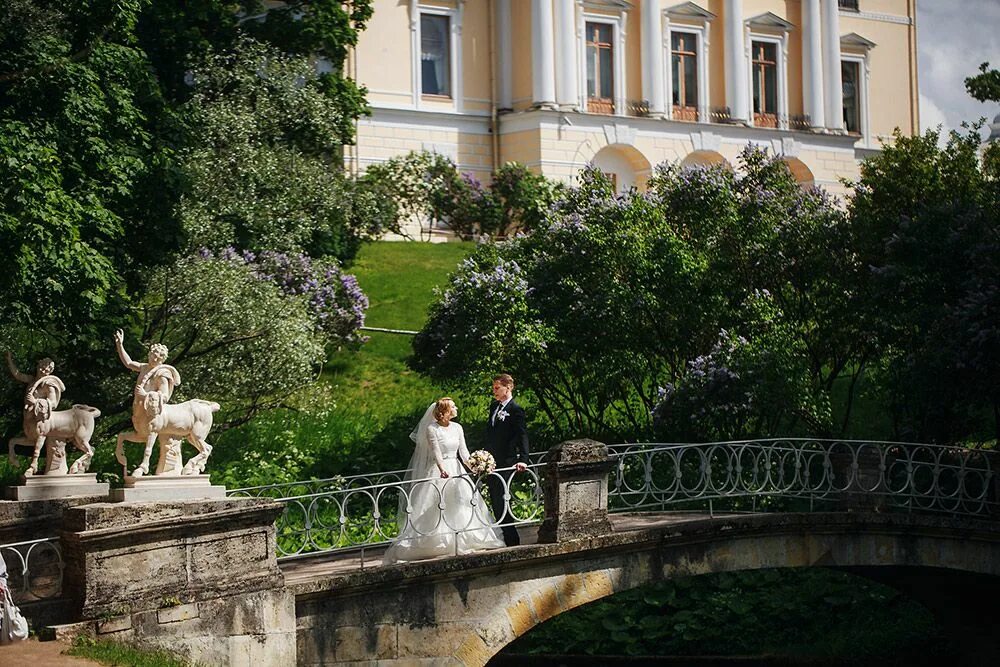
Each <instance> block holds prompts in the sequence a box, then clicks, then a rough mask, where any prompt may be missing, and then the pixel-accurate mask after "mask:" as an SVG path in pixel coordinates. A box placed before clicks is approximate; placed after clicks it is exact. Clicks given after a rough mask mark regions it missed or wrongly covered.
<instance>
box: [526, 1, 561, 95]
mask: <svg viewBox="0 0 1000 667" xmlns="http://www.w3.org/2000/svg"><path fill="white" fill-rule="evenodd" d="M553 34H554V25H553V18H552V0H531V93H532V94H531V98H532V101H533V103H534V105H535V106H536V107H538V108H541V109H555V108H556V81H555V76H556V74H555V69H556V65H555V58H554V53H555V48H554V47H553Z"/></svg>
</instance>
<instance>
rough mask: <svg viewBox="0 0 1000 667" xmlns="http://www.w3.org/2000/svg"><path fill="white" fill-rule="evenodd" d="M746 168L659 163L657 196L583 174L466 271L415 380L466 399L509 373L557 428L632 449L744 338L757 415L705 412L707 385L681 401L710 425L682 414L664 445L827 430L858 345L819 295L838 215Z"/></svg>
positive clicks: (750, 157) (747, 381) (442, 303)
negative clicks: (530, 223)
mask: <svg viewBox="0 0 1000 667" xmlns="http://www.w3.org/2000/svg"><path fill="white" fill-rule="evenodd" d="M742 161H743V168H744V175H743V176H740V177H736V176H734V175H733V174H732V173H731V172H729V171H726V170H724V169H722V168H714V169H707V170H678V169H674V168H661V169H660V170H658V172H657V174H656V176H655V177H654V178H653V179H652V180H651V182H650V187H649V191H648V192H647V193H645V194H638V193H636V192H634V191H632V192H628V193H625V194H621V195H616V194H615V193H614V191H613V188H612V186H611V183H610V182H609V181H608V179H607V178H606V177H604V176H603V175H602V174H601V173H600V172H598V171H596V170H591V171H587V172H585V173H584V174H583V176H582V177H581V184H580V186H579V187H578V188H575V189H572V190H569V191H568V192H567V193H566V196H565V200H564V201H563V202H562V204H561V205H560V207H559V210H558V211H557V213H556V214H555V215H554V217H553V218H552V220H551V221H550V223H549V224H547V226H545V227H543V228H541V229H539V230H537V231H536V232H534V233H533V234H531V235H528V236H526V237H523V238H516V239H513V240H511V241H508V242H505V243H499V244H485V245H482V246H480V247H479V248H478V249H477V251H476V253H475V254H474V255H473V256H472V257H471V258H470V259H468V260H466V262H465V263H463V265H462V266H461V267H460V268H459V270H458V271H457V272H456V273H455V275H454V276H453V277H452V280H451V285H450V286H449V288H448V289H447V290H446V291H445V292H444V293H443V294H442V296H441V298H440V300H439V301H438V302H437V303H436V304H435V305H434V307H433V310H432V311H431V316H430V319H429V320H428V323H427V325H426V326H425V328H424V329H423V331H422V332H421V333H420V335H418V336H417V338H416V339H415V341H414V350H415V353H416V362H417V364H418V367H419V368H420V369H422V370H425V371H427V372H429V373H430V374H431V375H432V376H433V377H436V378H439V379H442V380H447V381H452V382H461V383H464V384H465V385H466V386H479V385H481V384H483V382H484V381H485V380H486V379H487V378H488V377H489V376H490V374H492V373H495V372H497V371H499V370H506V371H509V372H511V373H512V374H513V375H514V376H515V377H516V378H518V380H519V381H520V382H521V383H523V385H524V386H526V387H528V388H530V390H531V391H532V394H533V396H534V397H535V398H536V399H537V400H538V405H539V408H540V409H541V410H542V411H543V412H544V413H545V415H546V417H547V418H548V420H549V422H550V423H551V424H553V425H554V428H555V429H556V431H557V432H559V433H561V434H563V435H572V436H574V437H579V436H581V435H588V436H594V437H611V438H626V439H634V438H644V437H649V435H650V433H651V420H650V415H651V412H652V411H653V410H654V408H655V407H656V406H657V404H658V403H659V401H660V400H662V398H663V396H662V395H661V394H660V393H659V391H658V389H659V387H663V386H666V387H668V389H674V388H676V387H677V386H678V384H679V383H684V382H687V384H685V385H684V386H685V387H686V388H687V389H686V390H690V389H693V388H694V386H695V384H698V383H699V382H701V380H699V379H698V374H699V373H702V372H703V371H702V370H701V369H699V368H698V366H699V364H702V363H703V362H704V355H706V354H709V353H710V351H711V350H712V348H713V345H716V343H717V342H719V341H720V337H721V339H723V340H730V336H732V338H731V340H732V341H738V340H743V341H744V344H741V345H740V348H739V350H738V351H737V350H735V349H733V350H730V353H731V355H730V356H732V355H735V356H732V358H731V359H729V361H731V362H733V363H738V364H739V365H740V367H739V369H738V371H737V372H740V373H744V375H745V377H744V380H743V383H744V385H740V386H748V385H753V387H752V389H753V390H754V391H756V397H755V398H754V399H753V400H752V401H750V403H748V404H747V400H746V397H743V396H742V394H744V393H745V392H746V391H748V390H749V389H738V388H737V387H736V386H735V385H733V386H732V387H731V393H734V396H733V397H731V398H735V393H737V392H738V393H739V394H740V395H741V396H740V399H741V403H745V404H747V407H746V409H745V410H736V411H735V412H734V411H733V410H731V409H730V407H735V406H732V405H730V406H729V407H726V406H723V405H722V404H721V403H720V405H719V408H720V409H719V410H718V411H715V412H712V413H707V412H706V411H705V410H704V409H703V408H704V406H703V405H702V406H696V405H695V404H696V403H702V401H703V399H710V398H712V397H711V396H710V395H706V393H705V392H706V391H709V392H710V389H709V388H708V387H707V386H702V387H701V388H700V389H698V390H696V391H695V394H697V396H698V397H697V398H695V397H694V394H692V395H691V397H690V400H687V401H684V402H685V403H687V404H689V405H691V406H692V407H694V408H696V409H698V410H701V413H700V415H691V414H685V415H683V418H681V415H680V412H679V411H678V409H677V406H674V407H673V408H672V409H671V410H670V412H671V414H672V415H673V417H674V418H672V419H667V420H663V421H662V422H661V423H662V424H664V425H667V427H668V428H667V430H666V431H661V433H662V434H663V435H664V437H668V438H678V437H683V436H688V437H693V436H694V435H695V434H698V435H699V436H701V437H707V435H708V434H713V435H715V436H718V437H737V436H738V435H741V434H747V433H754V434H759V435H765V434H776V433H783V432H786V430H788V429H792V428H795V425H796V423H802V424H805V426H803V427H802V428H803V430H806V427H808V429H809V430H810V431H811V432H816V431H817V430H820V431H825V430H827V429H828V428H829V422H830V415H829V409H828V407H827V401H826V398H825V391H826V388H825V387H824V386H823V384H822V383H823V382H826V381H828V378H827V377H826V376H825V375H823V371H824V370H825V369H827V368H829V367H830V366H833V365H835V362H836V363H837V364H841V365H840V366H839V368H842V364H843V362H842V361H840V360H839V358H837V357H835V355H837V354H840V355H843V356H844V357H846V358H850V354H851V353H850V351H849V349H848V350H847V351H845V350H843V349H842V347H843V346H846V345H850V344H853V340H848V337H846V336H844V337H843V339H838V338H837V336H838V335H841V331H840V328H839V327H838V326H837V325H838V323H836V322H833V321H831V318H832V317H833V314H832V313H835V312H839V311H837V306H838V303H837V302H835V303H834V304H833V306H831V305H830V304H829V303H827V302H824V301H823V299H822V298H821V297H823V296H824V294H826V293H829V294H834V293H836V291H837V288H838V286H843V284H844V283H843V280H844V275H843V274H844V273H845V272H844V271H842V270H841V269H840V268H839V266H838V265H837V262H836V260H835V259H830V258H828V257H826V255H825V254H824V253H823V249H825V248H827V247H829V246H831V245H833V239H836V238H837V233H839V230H840V228H841V226H842V221H843V216H842V214H839V213H838V212H837V210H836V209H835V208H834V207H833V205H832V202H831V201H830V200H829V199H828V198H827V197H825V196H824V195H823V194H822V193H819V192H817V191H810V192H805V191H803V190H802V189H801V188H800V187H798V185H797V184H796V183H795V181H794V179H793V178H792V177H791V174H790V173H789V171H788V169H787V167H786V166H785V164H784V163H783V162H782V161H780V160H776V159H773V158H768V157H766V156H765V155H764V154H763V152H761V151H757V150H748V151H746V152H745V153H744V155H743V158H742ZM827 237H829V238H827ZM820 242H821V245H820V248H819V249H815V250H812V251H811V252H802V251H803V250H804V249H805V248H808V247H810V246H812V245H814V244H817V243H820ZM789 258H795V262H794V263H791V262H789ZM790 264H791V265H790ZM846 273H847V275H848V276H850V275H851V274H850V273H849V272H846ZM720 332H721V333H720ZM741 337H742V338H741ZM737 352H738V354H737ZM719 354H721V352H719V353H718V354H717V355H716V356H719ZM737 357H738V358H737ZM717 361H718V360H717ZM727 372H728V371H727ZM779 396H780V398H781V399H783V402H782V403H781V404H780V405H778V406H775V405H774V404H773V402H774V400H775V399H777V398H779ZM727 400H729V399H727ZM723 413H725V417H724V418H723ZM693 419H698V420H701V422H702V423H701V424H700V425H695V424H693V423H689V422H691V420H693ZM706 420H707V422H706ZM708 422H711V423H708Z"/></svg>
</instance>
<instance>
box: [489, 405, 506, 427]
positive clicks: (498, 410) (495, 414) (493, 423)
mask: <svg viewBox="0 0 1000 667" xmlns="http://www.w3.org/2000/svg"><path fill="white" fill-rule="evenodd" d="M501 408H503V403H497V407H496V409H495V410H493V415H492V416H491V417H490V426H496V423H497V413H498V412H500V409H501Z"/></svg>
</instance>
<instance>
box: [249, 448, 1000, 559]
mask: <svg viewBox="0 0 1000 667" xmlns="http://www.w3.org/2000/svg"><path fill="white" fill-rule="evenodd" d="M608 451H609V457H610V459H611V460H612V461H613V462H614V468H613V469H612V472H611V475H610V478H609V489H608V509H609V511H610V512H637V511H654V510H669V511H698V512H703V511H708V512H715V511H726V512H762V511H814V510H815V511H819V510H833V511H838V510H840V511H845V510H872V511H909V512H943V513H950V514H956V515H965V516H975V517H986V516H992V517H997V516H1000V496H998V494H1000V484H998V481H1000V480H998V477H997V473H998V469H1000V455H998V454H997V453H995V452H991V451H984V450H974V449H965V448H961V447H946V446H939V445H924V444H914V443H901V442H868V441H847V440H817V439H799V438H783V439H770V440H741V441H732V442H711V443H696V444H664V443H643V444H620V445H611V446H609V447H608ZM545 460H546V453H545V452H540V453H535V454H532V457H531V461H532V463H531V465H530V466H529V468H528V470H527V471H526V472H525V473H521V474H518V475H514V476H512V477H510V480H511V482H510V486H509V487H508V486H505V489H506V492H505V495H507V496H509V498H508V499H507V502H508V504H509V510H508V511H509V512H510V513H511V515H512V516H514V517H515V518H516V520H517V523H518V525H530V524H537V523H539V522H540V521H541V520H542V519H543V516H542V514H543V498H542V484H541V480H540V478H539V476H540V475H542V474H544V470H545ZM502 472H503V471H497V472H495V473H494V474H496V475H500V476H501V479H505V478H506V477H507V476H505V475H501V473H502ZM405 474H406V471H405V470H394V471H389V472H384V473H373V474H367V475H354V476H350V477H335V478H330V479H324V480H312V481H305V482H292V483H287V484H275V485H271V486H258V487H250V488H246V489H235V490H233V491H230V492H229V495H230V496H235V497H269V498H274V499H276V500H279V501H281V502H282V503H284V504H285V508H286V509H285V512H284V514H283V515H282V517H281V518H280V519H279V520H278V524H277V536H278V555H279V557H280V558H282V559H287V558H295V557H300V556H306V555H309V554H316V553H328V552H332V551H338V550H350V549H364V548H366V547H377V546H384V545H386V544H388V543H389V542H390V541H392V539H393V538H395V537H396V535H398V534H399V531H400V526H399V525H398V521H397V516H398V514H399V506H400V499H401V497H402V498H403V499H404V501H405V500H407V499H408V494H410V493H411V490H412V489H413V488H414V487H415V486H416V485H420V484H430V483H432V482H436V483H440V480H432V479H424V480H413V481H406V480H405V479H404V476H405ZM448 483H449V484H473V483H475V484H476V486H477V488H478V489H479V490H480V492H481V494H482V495H483V496H488V491H487V489H486V484H485V479H480V480H478V481H475V480H473V479H472V478H471V477H468V476H462V477H455V478H451V479H450V480H449V481H448ZM505 484H506V482H505ZM407 504H408V503H407ZM440 505H441V506H440V507H439V509H440V511H441V512H442V516H441V520H442V521H445V520H446V517H445V516H444V507H443V506H444V502H443V501H442V503H440ZM405 506H406V505H405V504H404V507H405ZM404 514H405V512H404ZM450 528H453V529H455V530H456V531H461V530H463V529H464V528H463V527H462V526H450Z"/></svg>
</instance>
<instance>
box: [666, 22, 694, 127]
mask: <svg viewBox="0 0 1000 667" xmlns="http://www.w3.org/2000/svg"><path fill="white" fill-rule="evenodd" d="M696 40H697V37H696V36H695V35H693V34H692V33H689V32H677V31H671V33H670V50H671V52H672V54H673V86H674V90H673V103H674V113H673V118H674V119H675V120H698V51H697V43H696Z"/></svg>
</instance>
